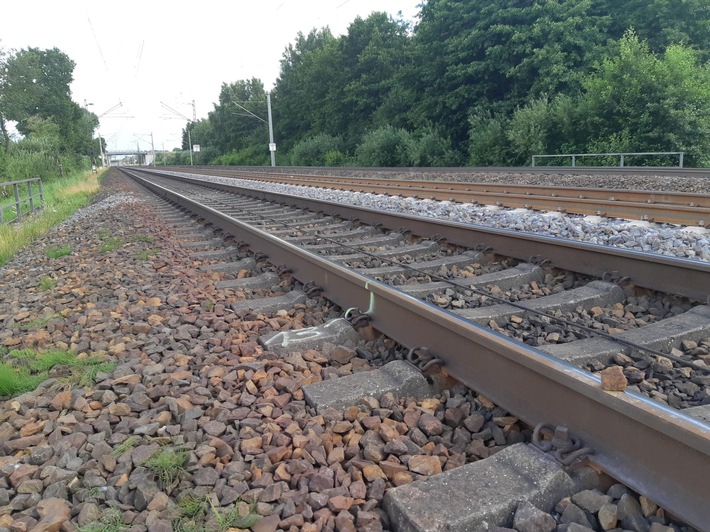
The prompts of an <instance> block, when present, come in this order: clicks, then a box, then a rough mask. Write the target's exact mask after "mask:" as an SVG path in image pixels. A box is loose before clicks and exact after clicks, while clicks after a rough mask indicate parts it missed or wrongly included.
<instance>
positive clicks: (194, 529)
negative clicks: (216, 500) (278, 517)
mask: <svg viewBox="0 0 710 532" xmlns="http://www.w3.org/2000/svg"><path fill="white" fill-rule="evenodd" d="M239 506H240V505H239V502H238V503H237V507H235V508H231V509H226V510H223V509H221V508H217V507H215V506H214V504H213V503H212V501H211V499H210V498H209V497H195V496H194V495H188V496H186V497H183V498H182V499H180V501H178V504H177V509H178V511H179V512H180V513H179V515H178V517H177V518H176V519H174V520H173V530H174V531H175V532H207V531H209V532H212V531H215V532H225V531H227V530H229V529H232V528H249V527H251V526H254V525H255V524H256V523H257V521H259V519H261V516H259V515H258V514H257V513H255V511H254V506H251V507H250V508H249V513H248V514H246V515H240V512H239V509H238V508H239ZM208 510H209V511H210V513H211V514H212V516H213V517H214V520H215V521H216V527H215V526H210V527H208V526H207V525H206V524H205V522H206V520H207V517H208V512H207V511H208Z"/></svg>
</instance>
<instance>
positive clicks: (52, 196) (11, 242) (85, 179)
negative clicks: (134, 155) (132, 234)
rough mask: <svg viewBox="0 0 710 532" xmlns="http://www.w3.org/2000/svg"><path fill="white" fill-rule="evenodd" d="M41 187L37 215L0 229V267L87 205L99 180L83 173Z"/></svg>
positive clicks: (97, 186) (95, 176)
mask: <svg viewBox="0 0 710 532" xmlns="http://www.w3.org/2000/svg"><path fill="white" fill-rule="evenodd" d="M43 186H44V194H45V207H44V209H43V210H42V211H41V212H40V213H38V214H36V215H35V216H32V218H29V219H27V220H24V221H23V222H21V223H18V224H2V225H0V266H2V265H4V264H7V263H8V262H9V261H10V259H12V257H13V256H14V255H15V253H17V251H18V250H20V249H21V248H23V247H24V246H26V245H27V244H29V243H30V242H32V241H33V240H36V239H37V238H39V237H41V236H43V235H45V234H47V232H48V231H49V230H50V229H51V228H52V227H54V226H55V225H57V224H58V223H60V222H62V221H64V220H66V219H67V218H69V217H70V216H71V215H72V214H74V212H76V210H77V209H79V208H81V207H83V206H85V205H87V204H88V203H89V201H90V200H91V197H92V196H93V195H94V194H95V193H96V191H98V189H99V179H98V178H97V174H92V173H90V172H85V173H81V174H76V175H73V176H70V177H67V178H65V179H56V180H51V181H46V182H45V183H43Z"/></svg>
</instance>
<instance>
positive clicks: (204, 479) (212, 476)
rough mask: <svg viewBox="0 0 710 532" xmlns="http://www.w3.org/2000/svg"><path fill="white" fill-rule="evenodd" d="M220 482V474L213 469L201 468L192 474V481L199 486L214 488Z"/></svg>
mask: <svg viewBox="0 0 710 532" xmlns="http://www.w3.org/2000/svg"><path fill="white" fill-rule="evenodd" d="M218 480H219V473H218V472H217V471H216V470H215V469H214V468H213V467H200V468H198V469H196V470H195V471H193V473H192V481H193V482H194V483H195V484H196V485H197V486H214V485H215V484H216V483H217V481H218Z"/></svg>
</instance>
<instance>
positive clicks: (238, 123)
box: [183, 78, 269, 154]
mask: <svg viewBox="0 0 710 532" xmlns="http://www.w3.org/2000/svg"><path fill="white" fill-rule="evenodd" d="M250 113H251V114H250ZM254 115H256V116H258V117H260V118H261V120H260V119H258V118H255V117H254ZM265 116H266V93H265V92H264V84H263V83H262V82H261V81H260V80H259V79H257V78H252V79H249V80H239V81H236V82H234V83H223V84H222V88H221V90H220V93H219V103H216V104H215V105H214V110H213V111H210V112H209V114H208V121H209V125H207V124H206V123H203V122H196V123H194V124H192V126H194V128H195V134H196V135H197V137H194V136H193V144H194V143H195V142H196V139H197V140H201V138H202V137H204V139H205V142H208V143H210V145H211V147H213V148H216V149H217V151H218V152H219V153H222V154H224V153H228V152H230V151H239V150H242V149H244V148H248V147H252V146H260V147H261V148H262V149H263V150H264V151H265V152H266V153H267V154H268V148H269V147H268V139H269V133H268V127H267V124H266V123H265V122H263V121H262V120H264V119H265ZM191 134H192V130H191ZM183 138H185V137H183ZM201 142H202V141H201Z"/></svg>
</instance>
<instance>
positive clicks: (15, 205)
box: [0, 177, 44, 223]
mask: <svg viewBox="0 0 710 532" xmlns="http://www.w3.org/2000/svg"><path fill="white" fill-rule="evenodd" d="M25 183H26V184H27V197H26V198H21V197H20V185H24V184H25ZM34 183H37V185H38V190H37V193H36V194H35V193H33V187H32V185H33V184H34ZM9 186H12V191H13V194H14V196H15V201H14V202H12V203H9V204H6V205H0V223H2V222H3V221H4V219H5V216H4V214H5V211H6V210H11V209H14V210H15V218H14V220H12V221H17V222H20V221H22V205H23V204H24V203H27V204H29V213H30V214H33V213H34V212H35V211H37V210H40V209H41V208H42V207H44V192H43V190H42V179H40V178H39V177H34V178H32V179H24V180H22V181H6V182H1V183H0V188H3V187H9ZM35 198H39V206H35V201H34V200H35Z"/></svg>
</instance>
